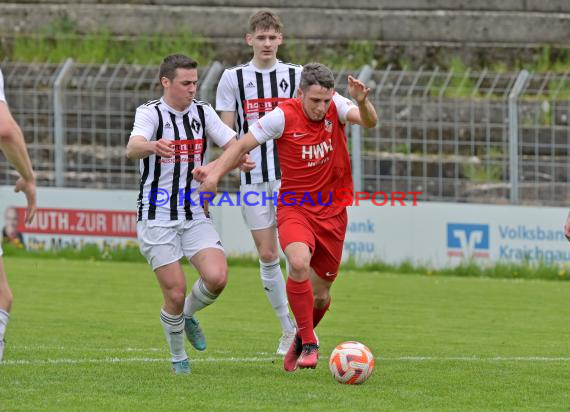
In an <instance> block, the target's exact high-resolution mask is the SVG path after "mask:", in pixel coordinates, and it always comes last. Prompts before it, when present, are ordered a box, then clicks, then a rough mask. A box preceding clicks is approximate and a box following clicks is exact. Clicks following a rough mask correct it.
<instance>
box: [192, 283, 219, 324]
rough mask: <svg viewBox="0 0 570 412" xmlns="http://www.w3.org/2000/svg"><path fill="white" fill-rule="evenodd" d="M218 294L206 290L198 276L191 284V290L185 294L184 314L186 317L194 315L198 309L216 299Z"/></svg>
mask: <svg viewBox="0 0 570 412" xmlns="http://www.w3.org/2000/svg"><path fill="white" fill-rule="evenodd" d="M218 296H220V295H216V294H215V293H212V292H210V291H209V290H208V288H207V287H206V285H205V284H204V281H203V280H202V278H198V280H197V281H196V282H194V286H192V291H191V292H190V293H189V294H188V296H186V299H185V300H184V316H186V317H187V318H189V317H191V316H192V315H194V313H196V312H198V311H199V310H202V309H204V308H205V307H206V306H210V305H211V304H212V303H214V302H215V301H216V299H217V298H218Z"/></svg>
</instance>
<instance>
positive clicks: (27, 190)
mask: <svg viewBox="0 0 570 412" xmlns="http://www.w3.org/2000/svg"><path fill="white" fill-rule="evenodd" d="M14 192H16V193H18V192H24V194H25V195H26V201H27V202H28V207H27V209H26V223H27V224H30V223H32V221H33V220H34V216H35V215H36V209H37V206H36V180H35V179H32V180H26V179H23V178H19V179H18V180H17V181H16V186H15V187H14Z"/></svg>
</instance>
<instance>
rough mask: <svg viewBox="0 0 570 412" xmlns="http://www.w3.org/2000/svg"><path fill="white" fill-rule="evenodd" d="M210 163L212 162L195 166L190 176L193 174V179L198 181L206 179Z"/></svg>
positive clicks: (210, 166)
mask: <svg viewBox="0 0 570 412" xmlns="http://www.w3.org/2000/svg"><path fill="white" fill-rule="evenodd" d="M212 164H213V163H208V164H207V165H204V166H199V167H195V168H194V169H192V176H194V180H196V181H197V182H200V183H202V182H203V181H204V180H206V178H207V177H208V173H210V171H211V170H212V167H213V166H212Z"/></svg>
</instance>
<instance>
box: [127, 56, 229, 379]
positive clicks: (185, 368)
mask: <svg viewBox="0 0 570 412" xmlns="http://www.w3.org/2000/svg"><path fill="white" fill-rule="evenodd" d="M196 67H197V63H196V61H194V60H192V59H191V58H189V57H187V56H183V55H171V56H167V57H166V58H165V59H164V61H163V63H162V64H161V66H160V73H159V77H160V81H161V84H162V86H163V89H164V92H163V96H162V98H160V99H158V100H153V101H150V102H147V103H145V104H143V105H141V106H139V107H138V109H137V111H136V115H135V121H134V127H133V131H132V132H131V136H130V139H129V143H128V145H127V156H128V157H129V158H131V159H140V172H141V180H140V185H139V195H138V199H137V220H138V222H137V236H138V240H139V245H140V250H141V253H142V254H143V255H144V256H145V258H146V259H147V261H148V263H149V264H150V265H151V267H152V269H153V270H154V272H155V274H156V277H157V279H158V282H159V284H160V287H161V289H162V293H163V295H164V306H163V307H162V309H161V313H160V321H161V324H162V326H163V328H164V332H165V335H166V339H167V343H168V345H169V349H170V353H171V355H172V368H173V370H174V372H175V373H177V374H186V373H189V371H190V364H189V361H188V356H187V354H186V351H185V348H184V334H183V333H182V331H183V330H184V331H185V333H186V336H187V338H188V340H189V341H190V343H191V344H192V346H194V348H196V349H197V350H204V349H206V339H205V337H204V333H203V331H202V329H201V327H200V325H199V323H198V321H197V320H196V318H195V316H194V314H195V313H196V312H197V311H199V310H201V309H203V308H205V307H206V306H208V305H211V304H212V303H213V302H214V301H215V300H216V298H217V297H218V296H219V295H220V293H221V292H222V290H223V289H224V287H225V285H226V282H227V272H228V268H227V262H226V257H225V254H224V249H223V247H222V243H221V241H220V237H219V235H218V233H217V232H216V230H215V228H214V225H213V223H212V221H211V219H210V217H209V216H208V213H207V212H205V210H204V209H203V208H202V205H201V204H200V200H199V194H198V191H197V190H195V189H197V188H198V186H199V183H198V182H197V181H196V180H195V179H194V177H193V175H192V170H193V169H194V168H196V167H199V166H201V165H202V164H203V162H204V154H205V151H206V149H207V146H208V145H209V144H211V143H215V144H216V145H218V146H220V147H222V148H224V149H227V148H228V147H229V146H230V145H231V144H235V143H236V142H237V140H236V139H235V136H236V133H235V131H234V130H232V129H231V128H230V127H228V126H227V125H225V124H224V123H223V122H222V121H221V120H220V118H219V117H218V115H217V113H216V112H215V110H214V109H213V108H212V107H211V106H210V105H209V104H208V103H205V102H201V101H198V100H196V99H195V96H196V89H197V83H198V70H197V69H196ZM183 256H184V257H186V258H187V259H188V260H189V261H190V262H191V263H192V265H194V267H196V269H197V270H198V272H199V274H200V277H199V278H198V280H197V281H196V283H195V284H194V285H193V287H192V290H191V292H190V293H189V294H188V295H187V296H186V278H185V276H184V272H183V270H182V265H181V263H180V259H181V258H182V257H183Z"/></svg>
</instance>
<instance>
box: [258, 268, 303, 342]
mask: <svg viewBox="0 0 570 412" xmlns="http://www.w3.org/2000/svg"><path fill="white" fill-rule="evenodd" d="M259 273H260V276H261V283H262V284H263V290H265V294H266V295H267V299H269V302H270V303H271V306H272V307H273V310H274V311H275V314H276V315H277V317H278V318H279V321H280V322H281V329H282V330H283V332H286V331H291V330H293V329H295V324H294V323H293V321H292V320H291V317H290V316H289V303H288V302H287V292H286V290H285V279H284V278H283V273H282V272H281V266H280V265H279V258H277V259H275V260H274V261H273V262H269V263H265V262H262V261H261V260H260V261H259Z"/></svg>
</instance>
